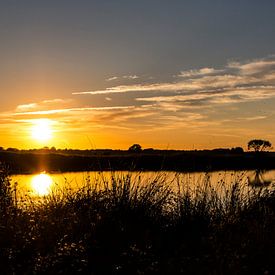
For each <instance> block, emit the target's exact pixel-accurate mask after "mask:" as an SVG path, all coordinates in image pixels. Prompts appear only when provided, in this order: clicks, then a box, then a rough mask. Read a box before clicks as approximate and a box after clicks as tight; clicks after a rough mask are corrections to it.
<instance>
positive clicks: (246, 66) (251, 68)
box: [227, 59, 275, 75]
mask: <svg viewBox="0 0 275 275" xmlns="http://www.w3.org/2000/svg"><path fill="white" fill-rule="evenodd" d="M227 67H228V68H231V69H237V70H238V71H239V73H240V74H242V75H254V74H259V73H260V74H263V73H265V72H268V71H269V72H270V71H271V70H273V72H274V70H275V60H265V59H262V60H255V61H251V62H246V63H240V62H230V63H229V64H228V66H227Z"/></svg>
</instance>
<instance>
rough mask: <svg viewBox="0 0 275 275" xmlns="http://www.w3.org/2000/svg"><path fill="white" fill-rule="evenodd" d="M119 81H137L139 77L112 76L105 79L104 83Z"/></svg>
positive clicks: (134, 75)
mask: <svg viewBox="0 0 275 275" xmlns="http://www.w3.org/2000/svg"><path fill="white" fill-rule="evenodd" d="M119 79H124V80H125V79H128V80H134V79H139V76H138V75H136V74H133V75H123V76H112V77H109V78H107V79H106V81H114V80H119Z"/></svg>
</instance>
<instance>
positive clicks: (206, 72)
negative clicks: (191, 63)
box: [178, 67, 222, 77]
mask: <svg viewBox="0 0 275 275" xmlns="http://www.w3.org/2000/svg"><path fill="white" fill-rule="evenodd" d="M219 72H222V70H217V69H214V68H208V67H206V68H201V69H198V70H189V71H181V72H180V74H179V75H178V76H179V77H196V76H202V75H209V74H215V73H219Z"/></svg>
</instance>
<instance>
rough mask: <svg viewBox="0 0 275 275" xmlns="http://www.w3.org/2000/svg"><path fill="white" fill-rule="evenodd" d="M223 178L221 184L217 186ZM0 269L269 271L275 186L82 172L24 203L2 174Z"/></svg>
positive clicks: (7, 271)
mask: <svg viewBox="0 0 275 275" xmlns="http://www.w3.org/2000/svg"><path fill="white" fill-rule="evenodd" d="M223 184H224V183H223V182H221V183H220V186H222V185H223ZM0 186H1V188H0V247H1V249H0V270H1V273H2V274H75V273H87V274H181V273H184V274H274V272H275V268H274V255H275V235H274V232H275V192H274V189H272V188H269V189H263V188H262V189H261V188H257V189H253V188H252V189H251V192H249V193H247V192H243V187H242V179H241V178H236V180H235V182H233V185H232V187H231V188H230V190H225V189H224V193H223V195H221V193H219V192H217V191H216V190H215V189H213V188H212V186H211V179H210V178H209V177H208V176H207V175H206V177H205V178H204V180H203V182H202V184H201V185H200V186H199V187H198V188H196V189H195V190H191V189H190V188H191V187H190V188H189V187H188V186H187V183H182V182H179V183H178V188H177V189H176V190H172V189H171V187H170V186H169V184H168V182H167V179H165V177H163V176H162V174H161V173H160V174H159V175H158V176H157V177H156V178H152V179H151V180H150V181H149V182H146V183H145V182H142V179H141V178H139V177H138V176H137V177H135V178H132V177H131V176H129V175H128V176H121V177H118V176H113V177H112V178H111V179H109V180H105V181H104V180H103V183H101V184H99V182H94V181H91V179H89V178H87V181H86V184H85V186H84V187H83V188H82V189H80V190H79V191H77V192H72V191H70V189H67V190H63V191H61V190H59V191H55V192H53V193H52V194H51V195H50V196H48V197H46V198H44V199H40V200H36V199H31V198H25V199H24V200H23V201H21V200H20V199H19V197H18V194H17V193H16V192H15V189H14V188H13V186H11V183H10V180H9V177H8V175H7V174H6V172H5V171H4V170H2V171H1V173H0Z"/></svg>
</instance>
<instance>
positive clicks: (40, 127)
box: [31, 119, 53, 141]
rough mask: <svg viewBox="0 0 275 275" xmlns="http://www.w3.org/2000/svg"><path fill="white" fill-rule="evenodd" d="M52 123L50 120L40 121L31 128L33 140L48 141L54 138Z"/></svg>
mask: <svg viewBox="0 0 275 275" xmlns="http://www.w3.org/2000/svg"><path fill="white" fill-rule="evenodd" d="M52 134H53V130H52V121H51V120H49V119H38V120H36V121H35V122H34V123H33V127H32V128H31V135H32V138H33V139H35V140H36V141H48V140H50V139H51V138H52Z"/></svg>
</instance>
